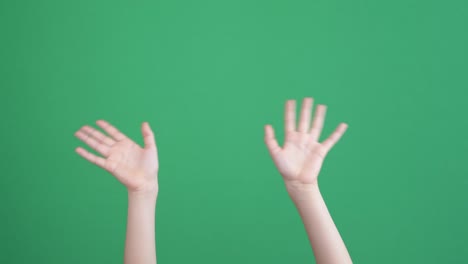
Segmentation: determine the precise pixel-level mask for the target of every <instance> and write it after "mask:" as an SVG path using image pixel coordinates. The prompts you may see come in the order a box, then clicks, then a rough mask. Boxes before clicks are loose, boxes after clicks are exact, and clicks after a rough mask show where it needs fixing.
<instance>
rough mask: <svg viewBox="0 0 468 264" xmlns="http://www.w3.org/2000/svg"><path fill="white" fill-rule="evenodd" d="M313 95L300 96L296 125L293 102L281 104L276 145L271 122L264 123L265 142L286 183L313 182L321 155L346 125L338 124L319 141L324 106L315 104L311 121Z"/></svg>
mask: <svg viewBox="0 0 468 264" xmlns="http://www.w3.org/2000/svg"><path fill="white" fill-rule="evenodd" d="M312 105H313V98H310V97H308V98H304V100H303V103H302V108H301V114H300V120H299V125H298V126H296V101H295V100H288V101H286V105H285V113H284V115H285V119H284V123H285V141H284V145H283V147H280V146H279V145H278V142H277V140H276V138H275V133H274V130H273V127H272V126H271V125H265V143H266V145H267V148H268V150H269V152H270V155H271V157H272V158H273V161H274V163H275V165H276V167H277V168H278V170H279V172H280V174H281V175H282V176H283V179H284V181H285V183H286V184H290V183H292V184H300V185H309V184H312V185H317V178H318V174H319V172H320V169H321V167H322V163H323V161H324V159H325V156H326V155H327V153H328V152H329V151H330V149H331V148H332V147H333V146H334V145H335V144H336V143H337V142H338V140H339V139H340V138H341V136H342V135H343V134H344V132H345V131H346V129H347V127H348V125H347V124H346V123H340V124H339V125H338V127H337V128H336V129H335V131H334V132H333V133H332V134H331V135H330V136H329V137H328V138H327V139H326V140H325V141H323V142H322V143H320V142H319V138H320V134H321V132H322V127H323V123H324V120H325V112H326V109H327V108H326V106H325V105H318V106H317V108H316V111H315V115H314V119H313V122H312V127H310V123H311V110H312Z"/></svg>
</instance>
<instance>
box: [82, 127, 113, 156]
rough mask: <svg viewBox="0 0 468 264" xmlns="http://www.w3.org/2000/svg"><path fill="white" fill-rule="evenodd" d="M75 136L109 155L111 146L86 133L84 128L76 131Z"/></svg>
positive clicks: (101, 152)
mask: <svg viewBox="0 0 468 264" xmlns="http://www.w3.org/2000/svg"><path fill="white" fill-rule="evenodd" d="M75 136H76V137H77V138H79V139H80V140H81V141H83V142H84V143H86V144H88V146H90V147H91V148H92V149H94V150H96V151H97V152H99V153H100V154H102V155H103V156H105V157H107V156H108V155H109V151H110V148H109V146H107V145H105V144H103V143H100V142H98V141H97V140H96V139H94V138H93V137H91V136H90V135H89V134H87V133H85V132H84V131H83V130H82V129H80V130H78V131H77V132H76V133H75Z"/></svg>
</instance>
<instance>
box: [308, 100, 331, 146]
mask: <svg viewBox="0 0 468 264" xmlns="http://www.w3.org/2000/svg"><path fill="white" fill-rule="evenodd" d="M326 112H327V106H326V105H317V107H316V109H315V114H314V121H313V123H312V128H311V129H310V136H311V138H312V140H314V141H319V139H320V134H321V133H322V129H323V123H324V121H325V114H326Z"/></svg>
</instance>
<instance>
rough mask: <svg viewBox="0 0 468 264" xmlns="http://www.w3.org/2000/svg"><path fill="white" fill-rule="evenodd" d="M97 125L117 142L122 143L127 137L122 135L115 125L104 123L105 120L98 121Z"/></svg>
mask: <svg viewBox="0 0 468 264" xmlns="http://www.w3.org/2000/svg"><path fill="white" fill-rule="evenodd" d="M96 124H97V125H98V126H100V127H101V128H102V129H104V131H106V132H107V134H109V135H110V136H111V137H113V138H114V139H115V140H117V141H120V140H124V139H126V138H127V137H126V136H125V135H124V134H122V133H121V132H120V131H119V130H118V129H117V128H115V127H114V126H113V125H111V124H110V123H109V122H107V121H104V120H98V121H96Z"/></svg>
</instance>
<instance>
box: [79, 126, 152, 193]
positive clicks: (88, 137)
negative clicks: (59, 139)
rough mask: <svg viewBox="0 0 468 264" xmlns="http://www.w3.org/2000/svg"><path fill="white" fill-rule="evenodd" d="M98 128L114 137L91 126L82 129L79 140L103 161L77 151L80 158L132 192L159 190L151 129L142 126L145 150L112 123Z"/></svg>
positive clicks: (81, 150)
mask: <svg viewBox="0 0 468 264" xmlns="http://www.w3.org/2000/svg"><path fill="white" fill-rule="evenodd" d="M97 124H98V125H99V126H100V127H101V128H103V129H104V130H105V131H106V132H107V133H108V134H109V135H111V137H108V136H106V135H104V134H102V133H101V132H99V131H97V130H95V129H93V128H91V127H89V126H84V127H82V128H81V129H80V130H79V131H78V132H77V133H76V136H77V137H78V138H80V139H81V140H83V141H84V142H85V143H87V144H88V145H89V146H90V147H91V148H93V149H94V150H96V151H97V152H99V153H100V154H101V155H102V156H103V157H98V156H96V155H94V154H91V153H89V152H88V151H86V150H84V149H83V148H77V152H78V154H80V155H81V156H83V157H84V158H86V159H87V160H89V161H91V162H92V163H95V164H97V165H98V166H100V167H102V168H104V169H106V170H107V171H109V172H110V173H112V174H113V175H114V176H115V177H116V178H117V180H119V181H120V182H121V183H123V184H124V185H125V186H126V187H127V188H128V189H129V190H141V189H145V188H154V187H157V181H156V176H157V171H158V168H159V164H158V157H157V149H156V144H155V142H154V136H153V133H152V131H151V129H150V128H149V125H148V124H147V123H144V124H143V126H142V133H143V137H144V140H145V147H144V148H142V147H140V146H139V145H138V144H136V143H135V142H134V141H133V140H131V139H129V138H127V137H126V136H125V135H123V134H122V133H120V132H119V131H118V130H117V129H116V128H115V127H113V126H112V125H110V124H109V123H107V122H105V121H102V120H100V121H98V122H97Z"/></svg>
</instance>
